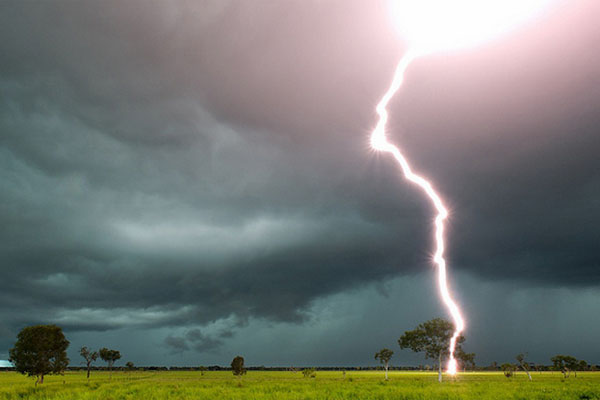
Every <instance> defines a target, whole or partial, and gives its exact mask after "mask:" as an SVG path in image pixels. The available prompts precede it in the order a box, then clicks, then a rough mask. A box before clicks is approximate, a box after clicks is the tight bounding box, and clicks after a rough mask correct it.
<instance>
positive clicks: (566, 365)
mask: <svg viewBox="0 0 600 400" xmlns="http://www.w3.org/2000/svg"><path fill="white" fill-rule="evenodd" d="M550 361H552V367H553V368H554V370H556V371H560V372H562V374H563V377H564V378H565V379H566V378H568V377H569V376H570V375H571V371H573V370H575V369H576V368H577V366H578V361H577V359H576V358H575V357H572V356H564V355H561V354H557V355H555V356H554V357H552V358H551V359H550Z"/></svg>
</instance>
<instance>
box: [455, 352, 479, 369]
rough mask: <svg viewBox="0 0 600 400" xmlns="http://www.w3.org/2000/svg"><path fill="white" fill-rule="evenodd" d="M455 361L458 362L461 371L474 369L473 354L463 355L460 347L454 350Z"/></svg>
mask: <svg viewBox="0 0 600 400" xmlns="http://www.w3.org/2000/svg"><path fill="white" fill-rule="evenodd" d="M456 359H457V360H458V361H459V362H460V364H461V365H462V367H463V370H465V371H466V370H467V368H470V369H475V353H465V352H464V351H463V349H462V348H461V347H459V348H457V349H456Z"/></svg>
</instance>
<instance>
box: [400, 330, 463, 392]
mask: <svg viewBox="0 0 600 400" xmlns="http://www.w3.org/2000/svg"><path fill="white" fill-rule="evenodd" d="M453 334H454V324H452V323H451V322H448V321H446V320H443V319H441V318H434V319H432V320H431V321H427V322H424V323H422V324H419V326H417V328H416V329H414V330H412V331H406V332H404V335H402V336H401V337H400V339H398V344H399V345H400V348H401V349H407V348H408V349H411V350H412V351H414V352H416V353H420V352H422V351H424V352H425V357H426V358H430V359H434V360H435V359H436V358H437V360H438V381H439V382H441V381H442V360H443V359H445V358H446V357H447V356H448V347H449V346H450V339H451V338H452V335H453ZM464 341H465V337H464V336H462V335H460V336H459V337H458V338H457V340H456V351H457V352H458V350H459V349H460V345H461V344H462V343H463V342H464Z"/></svg>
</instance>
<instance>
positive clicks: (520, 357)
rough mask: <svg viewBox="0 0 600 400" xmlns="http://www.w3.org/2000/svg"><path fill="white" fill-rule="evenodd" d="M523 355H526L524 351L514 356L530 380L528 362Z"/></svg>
mask: <svg viewBox="0 0 600 400" xmlns="http://www.w3.org/2000/svg"><path fill="white" fill-rule="evenodd" d="M525 357H527V353H525V354H523V353H519V354H517V355H516V356H515V359H516V360H517V362H518V363H519V366H520V367H521V369H522V370H523V371H525V373H526V374H527V377H528V378H529V380H530V381H531V380H532V379H531V374H530V373H529V369H528V365H529V363H528V362H527V361H525Z"/></svg>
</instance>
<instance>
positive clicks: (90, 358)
mask: <svg viewBox="0 0 600 400" xmlns="http://www.w3.org/2000/svg"><path fill="white" fill-rule="evenodd" d="M79 354H81V357H83V359H84V360H85V367H86V369H87V378H88V379H90V369H91V368H92V363H93V362H94V361H96V360H97V359H98V352H97V351H90V349H88V348H87V347H85V346H83V347H82V348H81V350H79Z"/></svg>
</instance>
